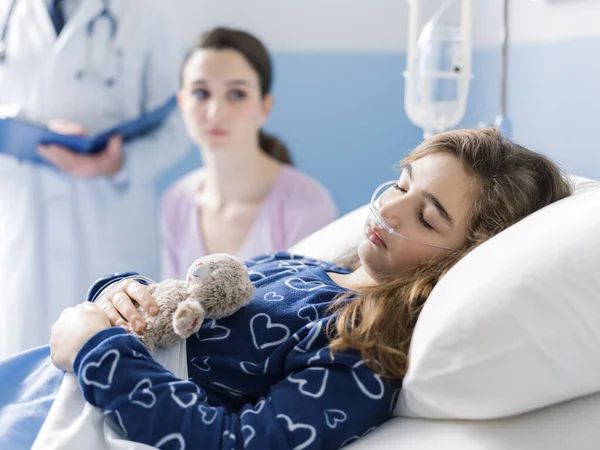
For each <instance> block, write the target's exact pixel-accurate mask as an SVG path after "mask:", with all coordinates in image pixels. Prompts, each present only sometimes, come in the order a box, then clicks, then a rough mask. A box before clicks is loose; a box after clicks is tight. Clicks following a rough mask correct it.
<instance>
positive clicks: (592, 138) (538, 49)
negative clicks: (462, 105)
mask: <svg viewBox="0 0 600 450" xmlns="http://www.w3.org/2000/svg"><path fill="white" fill-rule="evenodd" d="M599 52H600V38H587V39H577V40H571V41H566V42H549V43H544V44H536V45H513V46H511V47H510V49H509V57H508V58H509V62H508V96H507V116H508V118H509V119H510V123H511V130H512V133H511V138H512V139H513V140H515V141H517V142H518V143H520V144H522V145H525V146H526V147H528V148H531V149H532V150H535V151H538V152H541V153H544V154H546V155H548V156H550V157H551V158H552V159H554V160H555V161H556V162H557V163H558V164H559V165H560V166H561V167H562V168H563V169H564V170H567V171H570V172H573V173H576V174H578V175H582V176H587V177H590V178H595V179H600V139H599V138H598V137H596V131H595V130H596V129H597V128H598V122H599V121H600V58H598V57H597V55H598V54H599ZM500 63H501V59H500V51H499V49H498V50H481V51H476V52H475V53H474V55H473V73H474V79H473V83H472V85H471V93H470V98H469V106H468V110H467V114H466V116H465V119H464V121H463V124H462V125H463V126H466V127H471V126H477V125H478V124H479V123H480V122H491V121H492V120H493V119H494V117H495V115H496V114H498V112H499V109H500Z"/></svg>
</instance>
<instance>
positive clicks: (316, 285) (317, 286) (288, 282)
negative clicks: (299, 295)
mask: <svg viewBox="0 0 600 450" xmlns="http://www.w3.org/2000/svg"><path fill="white" fill-rule="evenodd" d="M292 281H299V282H300V283H301V284H302V285H305V284H308V285H312V287H311V288H308V289H303V288H299V287H295V286H292V284H291V283H292ZM285 285H286V286H287V287H289V288H290V289H293V290H295V291H301V292H312V291H316V290H317V289H321V288H323V287H327V286H328V284H326V283H323V282H322V281H317V280H314V281H305V280H303V279H302V278H298V277H295V278H288V279H287V280H285Z"/></svg>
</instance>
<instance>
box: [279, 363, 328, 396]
mask: <svg viewBox="0 0 600 450" xmlns="http://www.w3.org/2000/svg"><path fill="white" fill-rule="evenodd" d="M309 370H313V371H319V372H324V374H323V379H322V380H321V387H320V388H319V390H318V391H317V393H316V394H314V393H312V392H309V391H306V390H305V389H304V385H305V384H307V383H308V380H305V379H304V378H294V375H293V374H292V375H288V377H287V379H288V380H289V381H290V382H292V383H295V384H297V385H298V392H300V393H301V394H303V395H306V396H308V397H312V398H320V397H321V396H322V395H323V393H324V392H325V388H326V387H327V379H328V378H329V369H326V368H324V367H307V368H306V369H304V370H303V371H302V372H301V373H305V372H307V371H309Z"/></svg>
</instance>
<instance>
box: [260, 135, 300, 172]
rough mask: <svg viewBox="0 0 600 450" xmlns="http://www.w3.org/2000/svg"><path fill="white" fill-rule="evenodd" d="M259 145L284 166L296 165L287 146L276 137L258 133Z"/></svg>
mask: <svg viewBox="0 0 600 450" xmlns="http://www.w3.org/2000/svg"><path fill="white" fill-rule="evenodd" d="M258 145H259V147H260V148H261V150H262V151H263V152H265V153H266V154H267V155H269V156H270V157H271V158H274V159H276V160H277V161H279V162H280V163H282V164H289V165H290V166H293V165H294V162H293V161H292V157H291V155H290V152H289V151H288V149H287V147H286V145H285V144H284V143H283V142H282V141H280V140H279V139H277V138H276V137H275V136H272V135H270V134H268V133H266V132H264V131H263V130H260V131H259V132H258Z"/></svg>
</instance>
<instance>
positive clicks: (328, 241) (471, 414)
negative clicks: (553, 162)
mask: <svg viewBox="0 0 600 450" xmlns="http://www.w3.org/2000/svg"><path fill="white" fill-rule="evenodd" d="M570 178H571V180H572V183H573V185H574V187H575V192H576V195H575V196H573V197H572V198H569V199H565V200H564V201H562V202H559V203H558V204H556V205H553V206H550V207H549V208H547V210H542V211H539V212H538V213H536V214H534V215H532V216H530V218H527V219H524V220H523V221H522V222H520V223H518V224H516V225H514V226H513V227H511V229H509V230H510V232H509V230H506V231H505V232H503V233H501V234H500V235H498V236H496V237H494V238H493V239H492V240H490V241H489V242H488V243H485V244H483V245H482V246H481V247H480V249H477V250H475V251H474V252H473V253H472V254H470V255H468V256H467V257H466V258H465V259H464V260H463V261H461V262H460V263H459V264H458V265H457V266H455V268H453V269H452V271H451V272H449V273H448V274H447V276H446V277H447V278H449V279H450V278H452V277H454V281H455V282H454V283H453V282H452V280H450V281H449V282H447V283H445V284H443V283H442V282H440V283H439V284H438V286H436V288H435V289H434V291H433V292H432V295H431V297H430V299H429V300H428V304H427V305H426V307H425V308H424V310H423V312H422V314H421V317H420V319H419V322H418V324H417V329H416V330H415V335H414V338H413V342H412V345H411V354H410V358H411V365H412V364H413V362H415V361H416V363H415V364H416V366H417V367H416V369H415V370H414V371H412V372H411V370H412V367H411V368H410V369H409V374H408V375H407V378H406V379H405V383H404V388H403V393H402V394H401V396H400V400H399V402H398V404H397V405H396V408H395V410H394V414H393V417H392V418H391V419H390V420H389V421H388V422H387V423H385V424H384V425H383V426H382V427H380V428H378V429H376V430H374V431H373V432H371V433H370V434H368V435H367V436H365V437H364V438H361V439H359V440H358V441H357V442H355V443H352V444H351V445H350V446H349V447H348V448H350V449H352V450H366V449H378V450H386V449H410V450H425V449H444V450H455V449H456V450H480V449H481V450H483V449H485V450H514V449H527V450H535V449H540V450H542V449H543V450H563V449H566V448H572V449H578V450H588V449H589V450H592V449H598V448H600V426H599V424H600V376H599V375H598V374H600V370H599V369H600V331H599V330H600V250H599V249H600V182H597V181H594V180H589V179H585V178H581V177H575V176H571V177H570ZM366 211H367V206H366V205H365V206H363V207H360V208H358V209H356V210H354V211H352V212H350V213H348V214H346V215H345V216H343V217H341V218H340V219H338V220H337V221H335V222H334V223H332V224H330V225H329V226H327V227H325V228H323V229H321V230H319V231H317V232H316V233H314V234H313V235H311V236H309V237H308V238H306V239H304V240H303V241H301V242H299V243H298V244H296V245H295V246H294V247H292V249H290V250H291V251H293V252H296V253H299V254H303V255H307V256H312V257H315V258H322V259H334V258H336V257H338V256H340V255H342V254H344V252H346V251H347V250H348V249H349V248H352V247H353V246H355V245H356V243H357V242H358V240H359V239H360V237H361V236H360V230H361V229H362V226H361V225H362V222H363V220H364V217H365V214H366ZM583 222H585V223H583ZM540 224H541V226H540ZM532 230H533V231H536V232H534V233H533V232H532ZM511 233H512V234H511ZM552 237H554V239H555V241H554V242H552ZM548 238H550V239H548ZM519 239H521V240H519ZM495 241H496V242H495ZM538 241H539V242H538ZM509 242H515V246H518V247H519V248H517V249H514V250H515V252H514V254H511V249H510V248H507V243H509ZM536 246H538V247H539V248H540V258H544V259H545V260H544V261H543V264H542V265H539V266H538V269H536V270H535V271H532V270H533V269H532V264H533V263H535V256H532V254H533V255H535V254H536V252H535V251H534V250H535V249H536V248H538V247H536ZM484 247H485V248H484ZM480 250H481V251H480ZM521 250H522V253H519V252H520V251H521ZM494 251H497V252H499V253H497V258H494V259H499V260H500V261H499V262H498V263H497V264H496V266H493V267H492V269H494V270H495V273H494V276H495V277H496V278H497V277H502V276H503V273H502V271H503V270H505V271H506V270H510V267H508V266H510V264H506V262H507V261H510V258H513V259H514V258H517V259H518V260H515V261H514V264H513V265H518V264H520V263H523V264H525V265H524V266H523V267H522V268H517V269H515V270H517V271H516V272H512V273H513V276H512V278H517V280H516V284H515V283H513V285H512V286H513V287H514V288H510V287H509V288H507V290H506V292H505V293H504V294H509V293H510V292H511V289H512V292H513V293H516V294H515V295H521V294H523V295H525V296H526V297H527V298H526V300H529V298H531V299H532V300H531V302H525V301H524V302H523V303H522V306H521V307H517V308H514V309H513V310H512V311H511V313H510V314H511V315H512V317H511V316H506V317H507V318H503V319H502V320H506V321H507V322H508V323H510V322H511V320H513V319H515V320H517V322H518V323H519V324H522V325H524V324H526V323H530V324H531V325H530V326H528V327H525V326H523V327H522V328H523V329H521V330H520V329H519V328H518V327H516V328H514V329H513V330H512V331H510V333H509V330H507V333H508V334H510V335H511V336H513V335H518V334H519V333H521V332H522V333H523V336H524V337H523V338H522V339H524V341H523V348H526V349H525V350H524V352H525V353H524V354H522V355H519V356H518V358H521V359H515V355H514V354H513V353H514V351H513V350H512V349H510V350H508V351H507V353H506V356H505V359H506V362H505V363H504V364H503V361H502V359H499V360H498V361H492V362H490V364H491V365H492V367H493V368H494V372H497V373H498V378H497V379H494V376H495V375H494V373H490V372H486V371H487V370H488V369H489V368H490V367H484V366H482V367H481V368H480V369H477V367H476V366H477V364H479V362H478V361H475V362H474V363H473V365H474V367H473V368H469V367H466V365H467V364H466V363H465V361H466V360H468V358H469V355H468V352H469V350H468V349H467V348H466V347H469V346H471V345H473V346H474V347H477V345H479V346H480V348H479V351H481V353H483V354H486V347H485V345H487V344H485V342H489V346H490V347H493V346H494V345H495V341H494V340H493V338H494V336H492V337H491V338H490V337H488V336H481V335H485V334H486V333H488V331H487V330H488V329H494V326H496V325H494V324H493V323H492V324H490V323H487V324H484V325H485V327H486V328H485V329H482V328H479V330H483V331H480V333H479V334H477V333H475V332H473V335H472V336H470V338H469V336H468V333H469V330H464V329H454V330H453V332H454V334H453V335H451V337H450V340H452V339H454V337H455V336H456V335H457V334H460V333H467V335H466V336H463V340H462V341H461V340H460V339H458V338H456V343H450V344H447V343H444V344H442V345H441V347H440V343H439V342H437V344H436V342H435V341H436V339H438V340H439V339H440V338H443V337H444V333H448V332H449V331H452V330H451V329H452V327H454V326H456V324H455V323H449V324H448V323H445V322H444V321H445V319H446V318H447V317H455V318H456V319H457V320H458V318H459V317H460V314H464V310H463V311H459V310H452V309H451V308H452V306H451V305H448V304H449V303H450V302H451V301H454V300H449V301H446V302H443V301H441V300H440V296H437V297H435V298H434V296H435V294H436V291H437V290H438V289H441V290H443V292H442V294H444V295H443V296H445V297H452V295H453V294H452V293H451V292H450V290H452V289H455V290H456V289H457V288H458V289H460V287H461V286H464V285H465V284H464V283H461V281H462V280H460V279H459V278H460V276H461V275H464V274H465V273H468V271H469V270H475V269H474V267H475V266H474V264H480V263H481V261H482V258H485V257H486V256H489V255H493V254H494ZM476 252H478V253H477V254H475V253H476ZM548 252H549V253H548ZM552 252H556V253H555V254H554V255H552V254H551V253H552ZM527 255H530V256H527ZM528 258H529V259H530V260H528ZM468 259H469V260H468ZM467 260H468V261H467ZM532 261H533V263H532ZM463 263H464V264H463ZM555 263H556V264H557V265H558V266H557V267H553V265H554V264H555ZM502 264H503V265H502ZM560 264H562V266H560ZM480 265H481V264H480ZM553 269H555V270H554V271H553ZM545 271H547V272H548V273H545ZM515 274H516V275H515ZM520 274H526V276H524V277H523V280H518V277H519V276H520ZM479 277H480V278H481V277H483V278H485V274H484V275H481V274H480V276H479ZM536 277H539V279H536ZM544 277H546V278H544ZM457 278H458V279H457ZM519 283H521V286H522V289H521V290H520V289H519ZM554 284H555V285H554ZM563 288H564V289H563ZM477 289H478V291H479V292H481V295H482V296H484V295H486V293H485V286H483V288H482V286H479V287H477ZM540 293H541V294H543V295H541V296H540V295H538V294H540ZM449 294H450V295H449ZM454 294H455V293H454ZM467 295H469V294H467ZM536 295H537V297H536ZM456 298H458V300H456V301H457V302H460V301H463V300H462V298H461V297H456ZM430 301H431V302H432V304H431V305H430V304H429V303H430ZM465 301H466V300H465ZM504 301H506V302H511V301H512V299H511V298H510V297H509V296H508V295H507V296H506V297H505V298H500V302H504ZM536 302H537V303H536ZM528 303H531V304H532V306H535V307H536V308H537V309H535V310H532V311H529V310H528V309H527V304H528ZM499 304H500V303H496V304H495V308H496V310H493V309H490V311H489V312H488V311H486V312H485V314H481V315H480V316H481V317H477V315H476V314H472V315H471V316H468V317H466V319H465V320H467V321H468V320H475V321H476V320H484V321H485V320H487V321H488V322H489V321H492V320H493V318H492V317H493V315H494V314H495V313H496V312H497V313H498V314H499V316H501V314H502V310H501V306H498V305H499ZM463 306H464V305H463ZM488 306H489V305H488ZM565 307H566V308H565ZM444 308H446V309H444ZM482 308H483V310H484V311H485V308H486V305H483V306H482ZM561 308H562V309H561ZM528 314H532V315H537V316H538V317H537V318H536V317H528ZM484 315H485V316H486V317H484ZM540 316H541V319H540ZM474 317H475V318H474ZM502 317H504V316H502ZM557 318H558V319H559V320H557V321H556V323H553V320H555V319H557ZM538 319H540V320H539V321H538V322H535V320H538ZM528 321H529V322H528ZM568 324H570V325H568ZM444 326H445V327H446V329H444V330H442V331H440V330H439V329H436V327H441V328H443V327H444ZM477 326H478V325H473V326H472V327H471V331H472V330H477V329H478V328H477ZM552 326H555V327H557V328H556V329H559V331H560V332H561V333H563V334H562V335H561V337H560V340H559V341H558V342H559V343H558V344H557V343H554V344H551V343H550V342H549V341H547V340H544V339H545V337H546V336H547V335H548V333H547V331H548V330H547V329H545V328H544V327H552ZM569 326H570V327H571V328H568V327H569ZM498 327H500V328H498ZM498 327H497V328H498V329H499V330H502V328H501V327H502V324H500V325H498ZM536 327H538V328H537V329H536ZM560 327H564V329H563V328H560ZM466 328H469V327H466ZM544 332H545V333H546V334H544ZM490 333H493V331H490ZM528 333H530V335H529V334H528ZM536 333H537V334H536ZM431 335H433V337H432V336H431ZM530 338H531V342H527V340H529V339H530ZM480 341H483V342H484V343H483V344H482V343H481V342H480ZM459 344H460V345H462V347H460V349H462V350H461V351H463V353H462V354H461V355H459V357H458V359H457V358H455V359H452V352H453V348H454V349H456V348H458V347H456V345H459ZM444 345H446V347H447V348H444ZM453 345H454V347H453ZM527 345H528V346H529V347H527ZM440 349H441V353H440ZM445 350H446V353H444V351H445ZM496 350H497V349H491V350H490V353H491V352H492V351H496ZM555 350H556V352H555ZM428 352H430V353H434V354H435V353H436V352H437V355H434V356H433V357H431V355H428ZM428 358H429V359H430V360H429V361H428ZM444 358H447V361H445V360H444ZM460 358H462V361H460V360H459V359H460ZM490 359H493V357H490ZM431 360H433V362H432V361H431ZM515 361H519V362H518V363H515ZM463 363H464V365H465V367H466V368H465V367H461V364H463ZM436 364H448V366H452V365H454V366H456V367H455V368H454V369H452V370H454V372H455V373H454V375H458V376H459V377H460V376H463V377H464V383H462V384H460V381H461V380H460V378H456V376H455V377H454V378H453V377H452V374H448V375H446V374H444V373H442V375H436V376H432V377H429V373H428V370H430V371H431V370H434V369H435V365H436ZM494 364H496V366H493V365H494ZM471 369H473V370H472V371H471V372H469V370H471ZM452 370H449V372H452ZM477 370H479V371H480V373H479V374H478V373H477ZM419 371H421V373H417V372H419ZM461 371H462V374H461ZM514 371H517V372H520V374H519V376H518V377H517V378H511V376H512V375H511V372H514ZM529 375H530V376H529ZM446 376H447V378H444V377H446ZM528 376H529V378H528ZM436 377H437V379H435V378H436ZM477 377H480V378H477ZM430 378H433V379H435V380H432V379H430ZM486 383H487V384H486ZM473 386H479V387H476V388H473ZM405 391H406V392H405ZM495 391H498V392H495ZM432 392H433V394H432ZM518 392H521V395H518V394H515V393H518ZM511 393H512V394H513V395H512V396H511Z"/></svg>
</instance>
